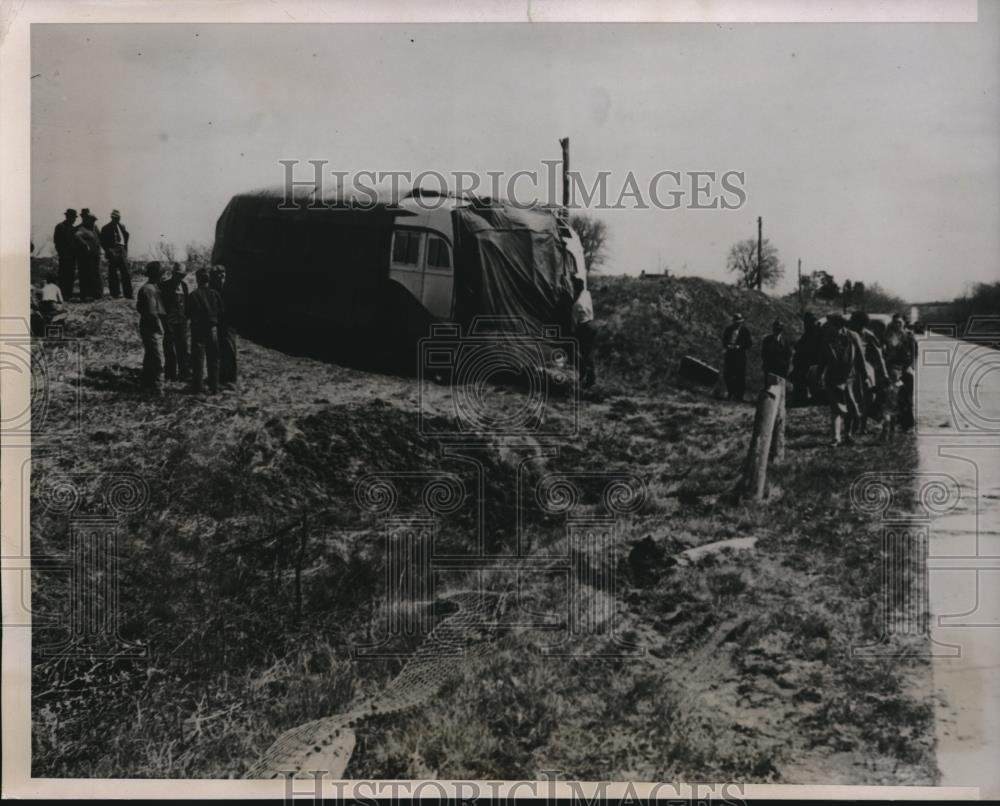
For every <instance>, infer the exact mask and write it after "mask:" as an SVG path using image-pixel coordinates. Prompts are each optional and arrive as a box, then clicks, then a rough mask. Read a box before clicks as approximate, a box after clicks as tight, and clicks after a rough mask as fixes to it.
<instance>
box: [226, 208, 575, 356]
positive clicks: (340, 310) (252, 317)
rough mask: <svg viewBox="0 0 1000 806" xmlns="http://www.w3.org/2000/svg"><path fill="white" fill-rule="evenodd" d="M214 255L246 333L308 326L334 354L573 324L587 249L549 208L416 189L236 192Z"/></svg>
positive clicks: (407, 349) (565, 328)
mask: <svg viewBox="0 0 1000 806" xmlns="http://www.w3.org/2000/svg"><path fill="white" fill-rule="evenodd" d="M212 261H213V263H216V264H221V265H224V266H225V267H226V269H227V283H228V286H229V293H228V300H227V302H228V304H229V306H230V308H231V310H232V315H233V319H234V321H235V322H236V324H237V326H239V327H240V328H241V329H243V330H250V331H254V332H257V333H259V334H262V335H270V336H272V337H273V336H276V335H278V334H283V335H286V336H287V335H289V334H291V333H309V334H311V337H316V336H319V338H321V339H322V340H323V342H324V343H325V344H326V345H327V346H328V347H330V348H331V349H332V351H333V352H334V353H336V354H339V355H341V356H343V355H346V354H348V353H358V354H360V353H373V352H376V353H387V352H388V353H396V354H401V353H406V354H410V355H412V349H413V345H414V343H415V340H416V339H419V338H420V337H422V336H426V335H427V334H428V332H429V328H430V326H431V325H432V324H433V323H435V322H446V323H453V324H455V325H458V326H460V327H461V328H465V329H468V328H472V327H473V325H474V324H477V323H478V324H481V323H482V322H494V323H500V322H506V323H512V322H516V323H517V327H520V328H521V329H522V330H523V332H525V333H526V334H530V335H538V336H540V335H541V334H543V333H549V334H551V333H553V332H554V331H553V327H556V328H558V331H559V332H561V333H562V334H564V335H566V334H568V332H569V327H570V321H571V311H572V302H573V291H572V280H573V278H574V277H579V278H581V279H582V280H583V281H584V283H586V271H585V267H584V256H583V249H582V246H581V244H580V240H579V238H578V237H577V235H576V233H575V232H573V230H572V228H571V227H570V226H569V225H568V223H567V222H566V220H565V218H564V216H562V215H561V214H560V212H559V211H558V210H557V209H553V208H542V207H533V208H528V209H525V208H521V207H517V206H515V205H512V204H510V203H508V202H504V201H496V200H489V199H479V198H457V197H454V196H449V195H441V194H431V193H426V192H424V193H420V192H419V191H416V192H412V193H410V194H408V195H406V196H404V197H402V198H400V199H396V200H394V199H382V200H378V201H376V202H374V203H372V202H371V201H368V202H366V203H364V204H359V203H357V202H356V201H354V200H350V199H343V198H324V199H315V198H311V197H303V196H299V197H295V198H294V199H292V200H291V203H290V200H289V199H286V197H285V196H284V193H283V192H282V191H281V190H277V191H258V192H252V193H245V194H240V195H237V196H234V197H233V198H232V199H231V200H230V202H229V204H228V205H227V206H226V208H225V210H224V211H223V212H222V215H221V216H220V217H219V221H218V224H217V226H216V235H215V246H214V249H213V255H212Z"/></svg>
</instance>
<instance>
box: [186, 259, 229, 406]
mask: <svg viewBox="0 0 1000 806" xmlns="http://www.w3.org/2000/svg"><path fill="white" fill-rule="evenodd" d="M194 276H195V279H196V280H197V281H198V287H197V288H196V289H195V290H194V291H192V292H191V296H190V297H189V298H188V317H189V318H190V319H191V348H192V349H191V352H192V359H193V361H192V363H193V364H194V366H193V367H192V370H193V375H192V378H191V388H192V390H193V391H194V393H195V394H200V393H201V389H202V384H203V383H204V379H205V354H206V353H208V390H209V392H211V393H212V394H215V393H216V392H218V391H219V319H220V317H221V316H222V297H221V296H219V292H218V291H216V290H215V289H214V288H209V287H208V272H207V271H206V270H205V269H198V271H196V272H195V275H194Z"/></svg>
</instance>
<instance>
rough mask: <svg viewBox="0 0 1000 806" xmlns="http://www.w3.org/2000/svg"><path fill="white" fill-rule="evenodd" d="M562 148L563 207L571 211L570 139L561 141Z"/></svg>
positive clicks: (564, 138)
mask: <svg viewBox="0 0 1000 806" xmlns="http://www.w3.org/2000/svg"><path fill="white" fill-rule="evenodd" d="M559 145H560V146H561V147H562V206H563V207H564V208H565V209H566V210H569V138H568V137H563V138H562V139H561V140H560V141H559Z"/></svg>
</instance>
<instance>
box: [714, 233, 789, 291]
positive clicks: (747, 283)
mask: <svg viewBox="0 0 1000 806" xmlns="http://www.w3.org/2000/svg"><path fill="white" fill-rule="evenodd" d="M760 262H761V265H760V266H759V267H758V266H757V239H756V238H747V239H746V240H745V241H737V242H736V243H734V244H733V246H732V248H731V249H730V250H729V257H728V259H727V260H726V267H727V268H728V269H729V271H733V272H736V274H737V279H736V285H740V286H744V287H746V288H756V287H757V285H758V283H757V280H758V278H759V279H760V281H761V282H760V285H762V286H767V287H768V288H772V287H774V286H775V285H776V284H777V282H778V280H780V279H781V278H782V277H783V276H784V274H785V267H784V266H783V265H782V263H781V260H780V259H779V258H778V250H777V249H776V248H775V247H774V246H773V245H772V244H771V242H770V241H769V240H767V238H765V239H764V241H763V243H762V244H761V260H760Z"/></svg>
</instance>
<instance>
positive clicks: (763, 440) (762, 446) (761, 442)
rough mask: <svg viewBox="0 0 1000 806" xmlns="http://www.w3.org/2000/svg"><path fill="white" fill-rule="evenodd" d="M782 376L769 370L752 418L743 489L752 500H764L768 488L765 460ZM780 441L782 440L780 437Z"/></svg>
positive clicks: (775, 418)
mask: <svg viewBox="0 0 1000 806" xmlns="http://www.w3.org/2000/svg"><path fill="white" fill-rule="evenodd" d="M782 383H783V382H782V379H781V378H779V377H778V376H777V375H773V374H771V373H770V372H769V373H768V374H767V379H766V381H765V387H764V388H763V389H761V392H760V396H759V397H758V398H757V412H756V414H755V415H754V421H753V436H752V437H751V438H750V450H749V451H748V452H747V461H746V478H745V482H746V483H745V485H744V489H745V490H747V491H748V492H749V493H750V494H751V495H752V496H753V499H754V500H755V501H763V500H764V496H765V494H766V492H767V462H768V458H769V457H770V455H771V440H772V438H773V435H774V425H775V422H776V421H777V419H778V409H779V404H780V403H781V401H782V393H783V386H782ZM782 441H783V440H782Z"/></svg>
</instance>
